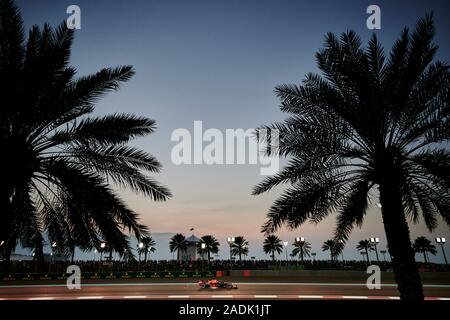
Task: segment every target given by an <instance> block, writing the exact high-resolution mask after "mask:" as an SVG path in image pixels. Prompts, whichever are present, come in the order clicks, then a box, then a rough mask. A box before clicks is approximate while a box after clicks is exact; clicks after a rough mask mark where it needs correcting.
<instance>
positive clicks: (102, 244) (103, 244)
mask: <svg viewBox="0 0 450 320" xmlns="http://www.w3.org/2000/svg"><path fill="white" fill-rule="evenodd" d="M105 248H106V243H105V242H102V243H100V249H101V250H100V261H102V260H103V250H105Z"/></svg>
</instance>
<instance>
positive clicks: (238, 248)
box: [231, 236, 248, 261]
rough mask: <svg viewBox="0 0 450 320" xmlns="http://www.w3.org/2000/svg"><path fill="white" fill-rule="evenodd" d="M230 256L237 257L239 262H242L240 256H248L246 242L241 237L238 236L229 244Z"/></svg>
mask: <svg viewBox="0 0 450 320" xmlns="http://www.w3.org/2000/svg"><path fill="white" fill-rule="evenodd" d="M231 254H232V255H234V256H236V255H238V256H239V261H242V255H244V256H246V255H248V241H247V240H246V239H245V238H244V237H243V236H239V237H236V238H235V239H234V242H233V243H232V244H231Z"/></svg>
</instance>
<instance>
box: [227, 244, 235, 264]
mask: <svg viewBox="0 0 450 320" xmlns="http://www.w3.org/2000/svg"><path fill="white" fill-rule="evenodd" d="M234 241H235V238H234V237H228V238H227V242H228V245H229V246H230V264H231V263H232V262H233V253H232V252H231V249H232V246H233V243H234Z"/></svg>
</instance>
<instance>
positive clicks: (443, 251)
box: [436, 237, 448, 266]
mask: <svg viewBox="0 0 450 320" xmlns="http://www.w3.org/2000/svg"><path fill="white" fill-rule="evenodd" d="M445 242H446V240H445V238H442V237H439V238H436V243H437V244H438V245H440V246H441V250H442V255H443V256H444V260H445V265H446V266H448V261H447V256H446V255H445V250H444V244H445Z"/></svg>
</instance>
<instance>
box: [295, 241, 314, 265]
mask: <svg viewBox="0 0 450 320" xmlns="http://www.w3.org/2000/svg"><path fill="white" fill-rule="evenodd" d="M292 246H293V247H294V249H293V250H292V253H291V256H292V257H296V256H297V255H298V256H299V257H300V261H301V262H302V263H303V262H304V257H310V256H311V243H309V242H307V241H294V243H293V244H292Z"/></svg>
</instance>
